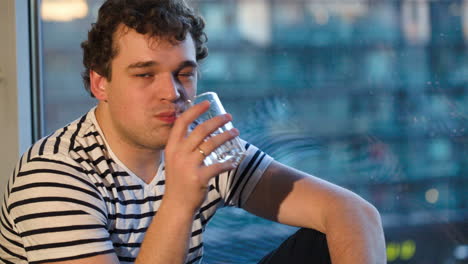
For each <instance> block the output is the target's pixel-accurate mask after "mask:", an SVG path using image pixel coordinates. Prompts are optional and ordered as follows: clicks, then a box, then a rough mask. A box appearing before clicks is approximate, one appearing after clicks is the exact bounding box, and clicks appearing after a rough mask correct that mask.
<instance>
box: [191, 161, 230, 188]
mask: <svg viewBox="0 0 468 264" xmlns="http://www.w3.org/2000/svg"><path fill="white" fill-rule="evenodd" d="M237 165H238V164H237V163H236V162H234V161H232V160H228V161H225V162H221V163H215V164H213V165H210V166H203V167H201V168H200V181H201V182H202V184H205V186H207V185H208V183H209V182H210V179H211V178H213V177H215V176H216V175H219V174H221V173H223V172H226V171H230V170H233V169H235V168H236V167H237Z"/></svg>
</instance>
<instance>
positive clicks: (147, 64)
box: [127, 60, 198, 71]
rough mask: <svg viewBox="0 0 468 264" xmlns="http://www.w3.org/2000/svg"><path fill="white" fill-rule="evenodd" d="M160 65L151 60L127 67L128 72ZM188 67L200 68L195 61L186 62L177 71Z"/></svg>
mask: <svg viewBox="0 0 468 264" xmlns="http://www.w3.org/2000/svg"><path fill="white" fill-rule="evenodd" d="M159 64H160V63H159V62H157V61H154V60H150V61H138V62H135V63H132V64H130V65H128V66H127V70H131V69H139V68H148V67H153V66H158V65H159ZM186 67H192V68H197V67H198V63H196V62H195V61H193V60H186V61H183V62H181V63H180V64H179V66H178V67H177V69H176V71H180V70H182V69H183V68H186Z"/></svg>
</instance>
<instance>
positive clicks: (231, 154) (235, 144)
mask: <svg viewBox="0 0 468 264" xmlns="http://www.w3.org/2000/svg"><path fill="white" fill-rule="evenodd" d="M205 100H207V101H209V102H210V108H209V109H208V110H207V111H206V112H205V113H203V114H202V115H201V116H200V117H198V118H197V119H196V120H195V122H193V124H192V125H191V127H190V130H193V129H194V128H195V127H196V126H197V125H198V124H201V123H203V122H205V121H207V120H208V119H211V118H213V117H215V116H218V115H222V114H226V110H224V107H223V105H222V104H221V101H220V100H219V97H218V95H217V94H216V93H215V92H206V93H202V94H199V95H197V96H195V98H194V99H193V101H189V103H190V104H191V105H194V104H198V103H201V102H203V101H205ZM233 127H234V126H233V125H232V122H228V123H226V124H225V125H223V126H221V127H219V128H218V129H217V130H215V131H214V132H213V133H212V134H211V135H210V136H208V138H210V137H213V136H215V135H218V134H221V133H223V132H225V131H227V130H230V129H232V128H233ZM208 138H207V139H208ZM244 154H245V148H244V146H243V145H242V143H241V141H240V139H239V137H235V138H233V139H231V140H229V141H227V142H225V143H224V144H223V145H221V146H219V147H218V148H217V149H215V150H214V151H213V152H211V153H209V154H208V153H206V158H205V159H204V160H203V162H204V164H205V165H206V166H209V165H211V164H215V163H222V162H226V161H233V162H234V163H235V164H239V162H240V161H241V160H242V158H243V157H244Z"/></svg>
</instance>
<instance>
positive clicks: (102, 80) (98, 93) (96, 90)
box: [89, 70, 108, 101]
mask: <svg viewBox="0 0 468 264" xmlns="http://www.w3.org/2000/svg"><path fill="white" fill-rule="evenodd" d="M89 80H90V83H89V84H90V89H91V92H92V93H93V95H94V97H96V99H98V100H99V101H107V91H106V88H107V84H108V82H107V79H106V77H104V76H102V75H100V74H99V73H97V72H95V71H93V70H90V71H89Z"/></svg>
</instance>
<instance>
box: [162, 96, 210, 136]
mask: <svg viewBox="0 0 468 264" xmlns="http://www.w3.org/2000/svg"><path fill="white" fill-rule="evenodd" d="M209 108H210V103H209V102H208V101H203V102H201V103H199V104H196V105H194V106H192V107H190V108H189V109H188V110H187V111H185V112H184V113H182V114H181V115H180V116H179V117H178V118H177V120H176V122H175V124H174V127H172V131H171V137H170V138H169V140H168V144H170V143H177V142H180V141H181V140H182V139H183V138H185V136H186V135H187V130H188V127H189V126H190V124H192V123H193V122H194V121H195V120H196V119H197V118H198V117H199V116H200V115H202V114H203V113H205V112H206V111H207V110H208V109H209Z"/></svg>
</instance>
